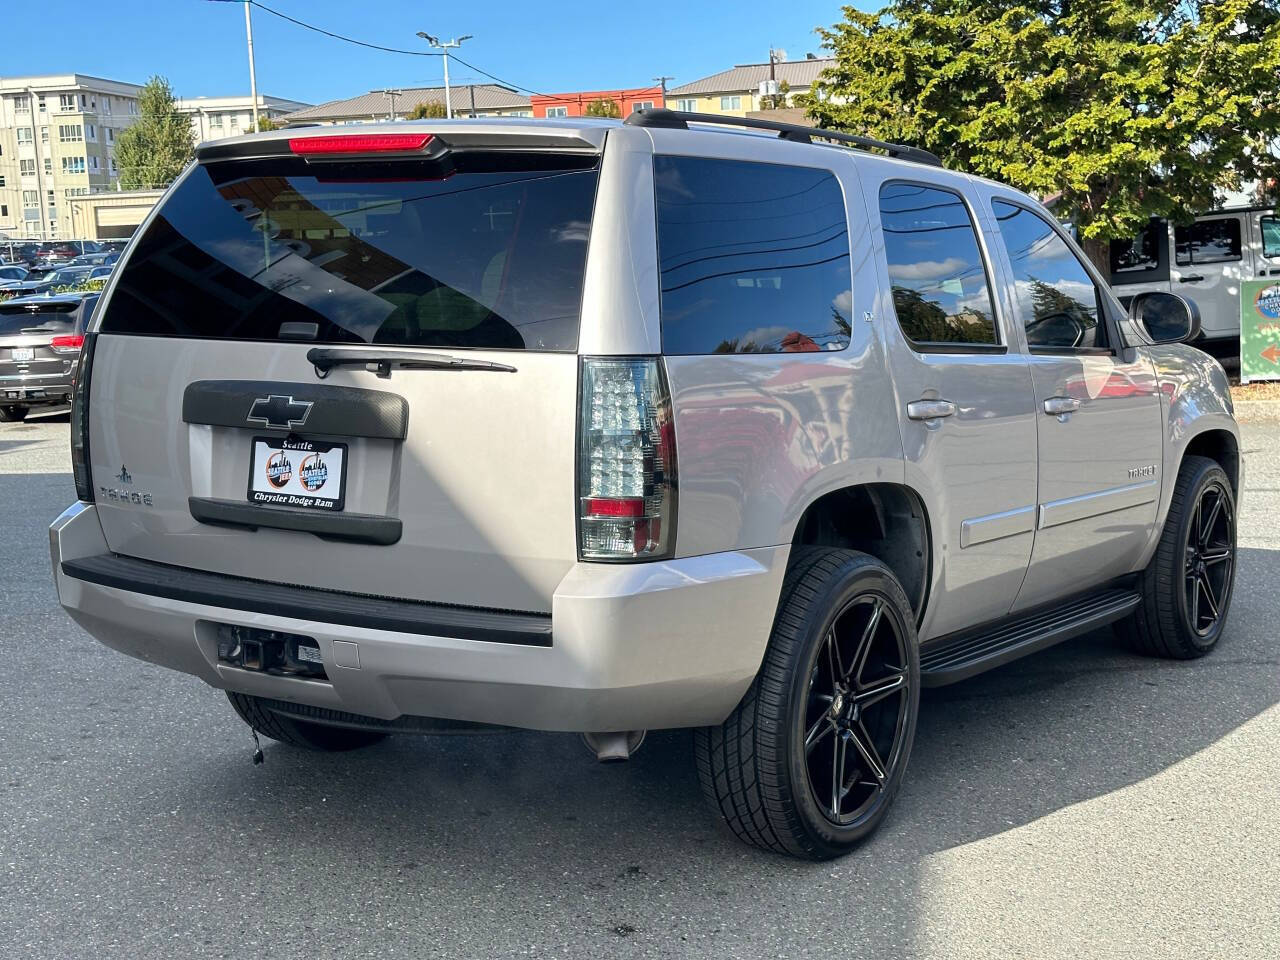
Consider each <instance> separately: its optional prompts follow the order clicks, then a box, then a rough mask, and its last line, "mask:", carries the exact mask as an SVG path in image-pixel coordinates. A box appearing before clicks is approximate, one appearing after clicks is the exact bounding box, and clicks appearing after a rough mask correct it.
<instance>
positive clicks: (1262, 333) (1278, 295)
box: [1240, 280, 1280, 383]
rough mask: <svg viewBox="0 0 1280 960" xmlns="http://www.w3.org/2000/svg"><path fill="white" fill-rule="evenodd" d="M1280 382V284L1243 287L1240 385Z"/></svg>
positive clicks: (1253, 282) (1250, 283) (1269, 282)
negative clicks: (1256, 381) (1263, 381)
mask: <svg viewBox="0 0 1280 960" xmlns="http://www.w3.org/2000/svg"><path fill="white" fill-rule="evenodd" d="M1250 380H1280V282H1276V281H1274V280H1247V281H1245V282H1244V283H1242V284H1240V382H1241V383H1248V382H1249V381H1250Z"/></svg>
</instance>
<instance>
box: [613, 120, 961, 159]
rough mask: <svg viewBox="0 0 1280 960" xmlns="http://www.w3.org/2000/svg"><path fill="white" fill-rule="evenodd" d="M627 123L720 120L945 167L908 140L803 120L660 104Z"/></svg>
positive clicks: (680, 125) (681, 125)
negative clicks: (697, 110) (897, 140)
mask: <svg viewBox="0 0 1280 960" xmlns="http://www.w3.org/2000/svg"><path fill="white" fill-rule="evenodd" d="M623 122H624V123H628V124H630V125H631V126H633V127H664V128H667V129H670V130H688V129H689V124H690V123H718V124H723V125H724V126H729V127H750V128H751V129H753V130H775V131H777V133H778V138H779V139H781V140H790V141H793V142H795V143H812V142H813V138H814V137H818V138H820V139H822V140H833V141H835V142H837V143H848V144H851V145H852V146H855V147H860V148H862V149H864V150H883V151H884V152H885V153H887V154H888V155H889V156H891V157H897V158H898V159H900V160H911V161H913V162H914V163H924V164H928V165H929V166H931V167H940V166H942V161H941V160H939V159H938V157H937V156H936V155H935V154H932V153H930V152H929V151H928V150H921V149H920V148H919V147H912V146H908V145H907V144H905V143H889V142H888V141H885V140H876V139H875V138H873V137H862V136H859V135H858V134H856V133H844V132H842V131H840V130H824V129H823V128H821V127H806V126H804V125H803V124H799V123H783V122H781V121H774V120H761V119H759V118H757V117H731V116H725V115H723V114H718V113H690V112H688V111H685V110H667V109H665V108H664V107H656V108H651V109H648V110H637V111H635V112H634V113H632V114H631V115H630V116H629V117H627V119H626V120H624V121H623Z"/></svg>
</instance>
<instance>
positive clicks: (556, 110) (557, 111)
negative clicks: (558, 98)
mask: <svg viewBox="0 0 1280 960" xmlns="http://www.w3.org/2000/svg"><path fill="white" fill-rule="evenodd" d="M568 115H569V108H568V107H547V116H548V117H567V116H568Z"/></svg>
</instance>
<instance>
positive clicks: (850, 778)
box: [804, 593, 908, 826]
mask: <svg viewBox="0 0 1280 960" xmlns="http://www.w3.org/2000/svg"><path fill="white" fill-rule="evenodd" d="M896 621H897V617H896V615H895V613H894V611H893V610H892V609H891V608H890V607H889V605H888V603H887V601H886V599H885V598H884V597H882V596H880V595H878V594H876V593H866V594H861V595H859V596H857V597H854V598H853V599H852V600H851V601H849V602H848V603H847V604H846V605H845V606H844V608H843V609H842V610H840V612H839V613H837V614H836V616H835V618H834V620H833V622H832V624H831V629H830V630H828V631H827V634H826V637H825V638H824V639H823V642H822V644H821V645H820V646H819V648H818V651H817V656H816V658H815V662H814V664H813V668H812V670H811V671H810V676H809V695H808V702H807V704H806V706H805V723H804V728H805V738H804V751H805V768H806V771H807V773H808V777H809V789H810V790H811V791H812V796H813V799H814V802H815V803H816V804H817V806H818V808H819V809H821V810H822V812H823V814H824V815H825V816H826V817H827V818H828V819H829V820H831V822H832V823H835V824H837V825H840V826H849V825H852V824H856V823H857V822H858V821H860V820H861V819H863V818H865V817H866V816H867V814H868V813H869V812H871V811H872V810H874V809H875V808H876V806H877V805H878V804H879V802H880V801H881V800H882V799H883V797H884V792H885V788H886V786H887V785H888V782H889V771H890V770H892V769H894V768H895V766H896V765H897V763H898V760H899V756H900V754H901V752H902V749H903V745H904V739H905V734H906V728H907V708H908V697H907V693H908V690H907V679H908V677H907V654H906V644H905V641H904V639H903V635H902V634H903V631H902V630H901V628H900V627H899V625H898V624H897V622H896Z"/></svg>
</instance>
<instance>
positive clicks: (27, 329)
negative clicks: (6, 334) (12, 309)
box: [18, 324, 66, 333]
mask: <svg viewBox="0 0 1280 960" xmlns="http://www.w3.org/2000/svg"><path fill="white" fill-rule="evenodd" d="M18 332H19V333H65V332H66V328H65V327H51V326H49V325H48V324H45V325H43V326H39V327H23V328H22V329H21V330H19V331H18Z"/></svg>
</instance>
